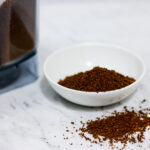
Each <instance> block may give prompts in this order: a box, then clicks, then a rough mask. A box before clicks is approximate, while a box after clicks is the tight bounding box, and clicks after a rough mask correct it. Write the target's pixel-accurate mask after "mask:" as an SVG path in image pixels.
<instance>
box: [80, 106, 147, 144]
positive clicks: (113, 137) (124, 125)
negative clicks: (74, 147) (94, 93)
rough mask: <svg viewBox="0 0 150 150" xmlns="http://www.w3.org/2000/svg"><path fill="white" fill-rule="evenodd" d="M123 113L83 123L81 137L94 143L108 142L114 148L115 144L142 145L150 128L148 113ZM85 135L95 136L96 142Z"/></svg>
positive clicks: (129, 111) (114, 113)
mask: <svg viewBox="0 0 150 150" xmlns="http://www.w3.org/2000/svg"><path fill="white" fill-rule="evenodd" d="M124 109H125V110H124V111H123V112H116V111H115V112H113V113H112V114H111V115H110V116H107V117H105V118H97V119H96V120H89V121H87V122H86V123H82V127H81V128H80V131H81V132H80V136H81V137H82V138H85V139H86V140H89V141H90V142H92V143H97V141H98V143H102V142H104V141H106V140H108V141H109V142H110V145H111V146H113V144H114V143H117V142H121V143H123V144H124V146H126V144H127V142H130V143H139V142H140V143H142V142H143V140H144V132H145V131H146V129H147V127H149V126H150V117H148V113H145V112H143V111H142V110H139V111H137V112H136V111H135V110H133V109H132V110H128V109H127V108H126V107H125V108H124ZM85 133H88V134H90V135H92V136H93V138H94V140H92V139H90V138H89V137H87V135H86V134H85Z"/></svg>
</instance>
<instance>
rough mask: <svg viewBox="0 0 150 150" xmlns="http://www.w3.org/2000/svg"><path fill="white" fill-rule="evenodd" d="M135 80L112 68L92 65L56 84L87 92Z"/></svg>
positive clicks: (107, 88) (114, 88) (123, 84)
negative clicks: (86, 69)
mask: <svg viewBox="0 0 150 150" xmlns="http://www.w3.org/2000/svg"><path fill="white" fill-rule="evenodd" d="M133 82H135V79H134V78H131V77H128V76H124V75H122V74H120V73H117V72H115V71H114V70H108V69H106V68H101V67H94V68H93V69H92V70H89V71H86V72H80V73H78V74H75V75H72V76H68V77H66V78H65V79H64V80H60V81H59V82H58V84H60V85H62V86H64V87H67V88H71V89H75V90H79V91H87V92H105V91H112V90H116V89H121V88H123V87H126V86H128V85H130V84H132V83H133Z"/></svg>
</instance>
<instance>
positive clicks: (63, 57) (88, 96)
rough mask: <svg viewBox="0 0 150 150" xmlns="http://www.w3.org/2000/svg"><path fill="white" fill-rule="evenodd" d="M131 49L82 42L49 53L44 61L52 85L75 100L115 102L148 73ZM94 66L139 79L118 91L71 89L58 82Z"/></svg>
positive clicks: (92, 103) (91, 103) (82, 102)
mask: <svg viewBox="0 0 150 150" xmlns="http://www.w3.org/2000/svg"><path fill="white" fill-rule="evenodd" d="M131 51H132V50H128V49H125V48H121V47H118V46H114V45H107V44H79V45H75V46H72V47H67V48H64V49H61V50H59V51H56V52H55V53H53V54H52V55H50V56H48V58H47V59H46V61H45V64H44V74H45V76H46V78H47V79H48V81H49V83H50V85H51V86H52V88H53V89H54V90H55V91H56V92H57V93H58V94H60V95H61V96H62V97H64V98H65V99H67V100H69V101H71V102H73V103H76V104H80V105H84V106H105V105H109V104H113V103H116V102H119V101H121V100H123V99H125V98H126V97H128V96H129V95H131V94H132V93H133V92H134V91H135V90H136V89H137V87H138V85H139V83H140V82H141V80H142V78H143V76H144V74H145V66H144V63H143V61H142V60H141V58H139V57H138V56H137V55H135V54H133V53H132V52H131ZM95 66H100V67H106V68H108V69H113V70H115V71H117V72H119V73H122V74H124V75H128V76H130V77H134V78H135V79H136V82H134V83H133V84H131V85H129V86H127V87H125V88H122V89H119V90H114V91H108V92H99V93H96V92H82V91H77V90H72V89H69V88H65V87H63V86H61V85H59V84H57V82H58V81H59V80H60V79H64V78H65V77H66V76H69V75H73V74H75V73H78V72H81V71H86V70H90V69H92V68H93V67H95Z"/></svg>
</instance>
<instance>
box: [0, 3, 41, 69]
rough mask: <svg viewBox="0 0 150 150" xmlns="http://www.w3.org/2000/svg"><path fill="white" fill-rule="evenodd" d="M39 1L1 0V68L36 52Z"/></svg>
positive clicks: (14, 63)
mask: <svg viewBox="0 0 150 150" xmlns="http://www.w3.org/2000/svg"><path fill="white" fill-rule="evenodd" d="M37 1H38V0H0V69H1V68H6V67H8V66H13V65H16V64H18V63H20V62H22V61H24V60H26V59H28V58H29V57H31V56H33V55H34V54H35V53H36V48H37Z"/></svg>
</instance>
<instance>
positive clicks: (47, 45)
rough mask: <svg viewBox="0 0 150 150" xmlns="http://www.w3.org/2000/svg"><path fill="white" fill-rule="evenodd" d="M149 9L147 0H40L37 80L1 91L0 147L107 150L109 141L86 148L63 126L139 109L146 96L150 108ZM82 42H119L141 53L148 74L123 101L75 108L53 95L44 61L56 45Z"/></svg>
mask: <svg viewBox="0 0 150 150" xmlns="http://www.w3.org/2000/svg"><path fill="white" fill-rule="evenodd" d="M149 7H150V2H149V1H146V0H144V1H132V0H131V1H123V2H121V1H107V2H104V1H100V2H94V3H91V2H90V3H86V2H84V3H83V2H82V3H80V2H79V1H78V2H76V3H71V2H66V3H42V2H41V11H40V18H41V20H40V46H39V55H38V57H39V73H40V78H39V79H38V80H37V81H36V82H35V83H32V84H30V85H28V86H25V87H22V88H19V89H16V90H13V91H11V92H8V93H5V94H1V95H0V150H10V149H11V150H80V149H81V150H87V149H90V150H100V149H102V150H103V149H105V150H110V147H109V145H108V143H105V144H104V146H103V147H99V146H98V145H94V144H93V147H90V145H91V144H90V143H89V142H86V141H85V140H84V139H81V138H80V137H79V136H78V135H77V134H75V135H73V136H72V135H71V134H70V133H68V134H67V133H66V132H65V130H66V128H65V127H66V126H70V128H71V125H70V122H71V121H75V122H76V126H77V127H78V126H79V122H80V120H81V118H80V117H81V116H82V117H83V119H82V120H83V121H85V120H87V119H94V118H96V117H97V116H100V115H102V114H104V115H107V114H109V113H110V112H112V111H113V110H121V109H122V108H123V107H124V106H125V105H126V106H130V107H132V106H134V107H135V108H138V107H139V106H140V105H141V101H142V100H143V99H145V98H146V99H147V101H146V102H145V103H144V104H142V105H143V107H144V106H145V107H150V94H149V89H150V84H149V81H150V67H149V63H150V59H149V56H150V50H149V49H150V44H149V43H150V20H149V16H150V9H149ZM81 42H104V43H112V44H119V45H121V46H123V47H128V48H131V49H133V51H134V52H136V53H137V54H138V55H141V57H142V58H143V59H144V61H145V64H146V66H147V73H146V76H145V78H144V80H143V82H142V84H141V85H140V87H139V88H138V90H137V91H136V92H135V93H134V94H133V95H132V96H130V97H129V98H128V99H126V100H124V101H122V102H121V103H118V104H115V105H113V106H108V107H101V108H87V107H82V106H78V105H75V104H72V103H70V102H68V101H66V100H64V99H63V98H61V97H60V96H59V95H57V94H56V93H55V92H54V91H53V90H52V88H51V87H50V86H49V85H48V83H47V81H46V79H45V78H44V75H43V63H44V60H45V59H46V57H47V55H48V54H50V53H52V52H53V51H55V50H57V49H58V48H61V47H64V46H68V45H72V44H76V43H81ZM68 62H69V59H68ZM54 65H55V64H54ZM63 134H65V136H68V137H69V140H68V141H65V140H64V139H63V136H62V135H63ZM54 136H56V137H54ZM145 136H146V140H145V142H144V143H143V144H142V148H141V150H148V149H149V148H150V144H149V139H150V134H149V132H147V133H146V135H145ZM70 143H73V145H72V146H71V145H70ZM80 143H82V144H83V146H81V145H80ZM137 145H138V144H134V145H131V144H129V145H128V146H127V148H126V149H127V150H130V149H136V150H138V149H140V148H139V147H137Z"/></svg>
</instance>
